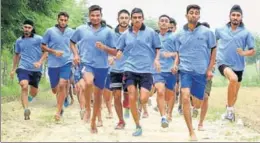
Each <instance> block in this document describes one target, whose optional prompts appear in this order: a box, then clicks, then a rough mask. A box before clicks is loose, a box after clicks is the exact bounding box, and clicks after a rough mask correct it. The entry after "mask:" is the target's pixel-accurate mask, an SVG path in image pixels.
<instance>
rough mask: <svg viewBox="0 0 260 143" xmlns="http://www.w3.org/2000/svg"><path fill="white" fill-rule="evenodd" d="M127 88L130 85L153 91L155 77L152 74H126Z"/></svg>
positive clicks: (127, 72)
mask: <svg viewBox="0 0 260 143" xmlns="http://www.w3.org/2000/svg"><path fill="white" fill-rule="evenodd" d="M125 78H126V87H128V86H130V85H134V86H136V87H137V85H138V86H139V87H140V88H141V87H143V88H145V89H147V90H149V91H150V90H151V88H152V84H153V77H152V74H151V73H135V72H129V71H126V72H125Z"/></svg>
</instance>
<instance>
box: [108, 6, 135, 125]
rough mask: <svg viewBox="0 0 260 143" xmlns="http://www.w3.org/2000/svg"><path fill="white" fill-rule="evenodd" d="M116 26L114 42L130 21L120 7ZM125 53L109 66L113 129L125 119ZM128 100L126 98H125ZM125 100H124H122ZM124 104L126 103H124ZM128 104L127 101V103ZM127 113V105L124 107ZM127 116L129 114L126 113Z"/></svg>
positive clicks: (128, 15)
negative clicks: (113, 109) (114, 116)
mask: <svg viewBox="0 0 260 143" xmlns="http://www.w3.org/2000/svg"><path fill="white" fill-rule="evenodd" d="M117 21H118V26H117V27H116V28H115V39H114V40H115V43H116V42H117V41H118V39H119V37H120V36H121V35H122V33H123V32H125V31H126V30H127V29H128V25H129V21H130V13H129V12H128V11H127V10H125V9H122V10H120V11H119V12H118V16H117ZM125 59H126V57H125V55H124V56H123V57H122V58H121V59H115V60H114V63H113V65H112V66H111V73H110V78H111V83H110V87H111V89H112V91H113V95H114V106H115V110H116V113H117V116H118V119H119V122H118V123H117V125H116V127H115V129H124V127H125V121H124V117H123V108H122V107H123V106H122V91H123V92H124V98H128V96H127V92H126V90H124V87H123V80H124V79H123V77H124V73H123V72H124V63H125ZM125 100H127V101H128V99H125ZM124 102H125V101H124ZM125 104H126V103H125ZM128 104H129V103H128ZM126 112H127V113H128V114H129V107H128V109H126ZM128 116H129V115H128Z"/></svg>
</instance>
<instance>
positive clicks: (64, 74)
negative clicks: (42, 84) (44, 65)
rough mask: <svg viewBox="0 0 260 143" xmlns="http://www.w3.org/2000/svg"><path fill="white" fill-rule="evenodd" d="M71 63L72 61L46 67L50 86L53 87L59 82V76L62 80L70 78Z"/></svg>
mask: <svg viewBox="0 0 260 143" xmlns="http://www.w3.org/2000/svg"><path fill="white" fill-rule="evenodd" d="M71 65H72V63H68V64H66V65H64V66H62V67H57V68H48V74H49V78H50V83H51V88H55V87H56V86H57V85H58V84H59V81H60V79H61V78H62V79H64V80H69V79H70V75H71Z"/></svg>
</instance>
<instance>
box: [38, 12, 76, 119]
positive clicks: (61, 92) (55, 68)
mask: <svg viewBox="0 0 260 143" xmlns="http://www.w3.org/2000/svg"><path fill="white" fill-rule="evenodd" d="M68 20H69V15H68V13H66V12H60V13H59V14H58V19H57V21H58V24H56V25H55V26H54V27H51V28H49V29H48V30H47V31H46V32H45V34H44V36H43V41H42V49H43V50H44V51H47V52H48V53H49V56H48V67H49V68H48V74H49V78H50V83H51V88H52V92H53V94H56V98H57V112H56V114H55V120H56V121H59V120H60V117H61V116H62V113H63V109H62V106H63V103H64V100H65V98H66V96H67V93H68V89H67V88H68V82H69V78H70V73H71V65H72V56H73V55H72V53H71V50H70V47H69V45H70V37H71V36H72V34H73V32H74V30H73V29H72V28H70V27H68V25H67V24H68Z"/></svg>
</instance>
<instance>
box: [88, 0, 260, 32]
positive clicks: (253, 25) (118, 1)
mask: <svg viewBox="0 0 260 143" xmlns="http://www.w3.org/2000/svg"><path fill="white" fill-rule="evenodd" d="M88 3H89V5H92V4H97V5H100V6H101V7H102V8H103V19H105V20H106V21H107V23H108V24H110V25H112V26H113V27H115V26H116V25H117V20H116V19H117V12H118V11H119V10H121V9H127V10H128V11H130V12H131V10H132V9H133V8H135V7H139V8H141V9H142V10H143V12H144V16H145V18H149V17H151V18H156V19H157V18H158V17H159V16H160V15H162V14H167V15H169V16H171V17H173V18H174V19H175V20H176V21H177V28H181V27H182V26H183V25H184V24H185V23H186V22H187V21H186V18H185V14H186V7H187V5H189V4H198V5H199V6H200V7H201V18H200V21H201V22H208V23H209V24H210V26H211V27H212V28H213V29H215V28H218V27H221V26H223V25H224V24H226V23H227V22H228V21H229V12H230V9H231V7H232V6H233V5H234V4H239V5H240V6H241V8H242V10H243V21H244V23H245V25H246V28H247V29H248V30H250V31H251V32H253V33H258V34H260V22H259V21H260V15H259V11H258V10H259V9H260V7H259V6H260V0H88ZM257 17H258V18H257Z"/></svg>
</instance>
